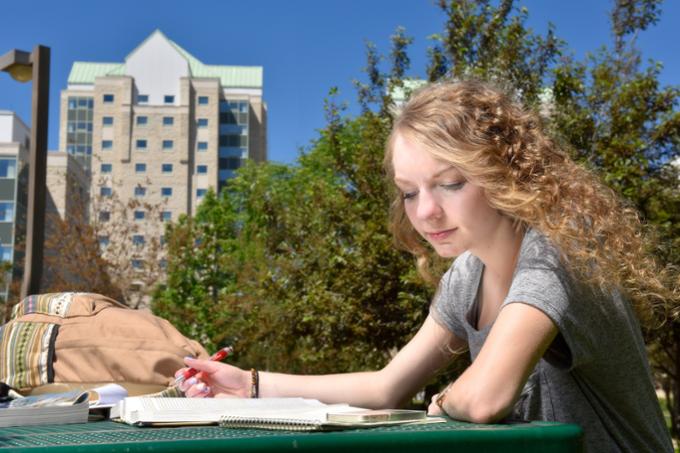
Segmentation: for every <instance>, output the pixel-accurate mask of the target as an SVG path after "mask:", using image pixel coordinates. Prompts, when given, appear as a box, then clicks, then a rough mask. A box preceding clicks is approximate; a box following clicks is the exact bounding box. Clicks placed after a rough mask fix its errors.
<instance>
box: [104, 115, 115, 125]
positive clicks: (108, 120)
mask: <svg viewBox="0 0 680 453" xmlns="http://www.w3.org/2000/svg"><path fill="white" fill-rule="evenodd" d="M112 125H113V117H112V116H102V126H112Z"/></svg>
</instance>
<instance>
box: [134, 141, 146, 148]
mask: <svg viewBox="0 0 680 453" xmlns="http://www.w3.org/2000/svg"><path fill="white" fill-rule="evenodd" d="M135 146H136V147H137V149H146V140H143V139H140V140H137V141H136V142H135Z"/></svg>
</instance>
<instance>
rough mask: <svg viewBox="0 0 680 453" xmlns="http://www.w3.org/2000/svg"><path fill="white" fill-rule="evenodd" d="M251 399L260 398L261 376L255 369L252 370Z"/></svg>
mask: <svg viewBox="0 0 680 453" xmlns="http://www.w3.org/2000/svg"><path fill="white" fill-rule="evenodd" d="M250 397H251V398H259V397H260V374H259V373H258V372H257V370H256V369H255V368H251V369H250Z"/></svg>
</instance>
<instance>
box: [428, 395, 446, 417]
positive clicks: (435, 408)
mask: <svg viewBox="0 0 680 453" xmlns="http://www.w3.org/2000/svg"><path fill="white" fill-rule="evenodd" d="M439 396H440V394H439V393H437V394H435V395H434V396H433V397H432V400H431V401H430V406H429V407H428V408H427V415H446V414H445V413H444V411H443V410H442V408H441V407H439V404H437V398H439Z"/></svg>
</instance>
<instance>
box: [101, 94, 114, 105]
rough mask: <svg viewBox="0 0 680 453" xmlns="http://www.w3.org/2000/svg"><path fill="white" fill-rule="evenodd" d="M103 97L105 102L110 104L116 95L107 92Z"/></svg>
mask: <svg viewBox="0 0 680 453" xmlns="http://www.w3.org/2000/svg"><path fill="white" fill-rule="evenodd" d="M102 98H103V99H102V100H103V101H104V104H110V103H112V102H113V99H114V96H113V95H112V94H105V95H104V96H103V97H102Z"/></svg>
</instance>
